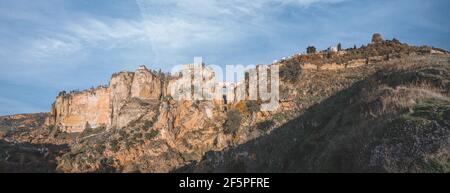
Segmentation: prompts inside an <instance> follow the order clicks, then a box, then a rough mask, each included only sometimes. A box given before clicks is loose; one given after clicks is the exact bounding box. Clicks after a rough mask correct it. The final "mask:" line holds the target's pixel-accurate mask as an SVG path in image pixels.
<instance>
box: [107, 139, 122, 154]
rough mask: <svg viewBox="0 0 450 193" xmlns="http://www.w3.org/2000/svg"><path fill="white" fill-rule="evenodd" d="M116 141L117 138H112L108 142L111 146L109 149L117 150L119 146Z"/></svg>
mask: <svg viewBox="0 0 450 193" xmlns="http://www.w3.org/2000/svg"><path fill="white" fill-rule="evenodd" d="M118 143H119V142H118V141H117V140H112V141H110V142H109V146H111V151H113V152H117V151H119V149H120V147H119V145H118Z"/></svg>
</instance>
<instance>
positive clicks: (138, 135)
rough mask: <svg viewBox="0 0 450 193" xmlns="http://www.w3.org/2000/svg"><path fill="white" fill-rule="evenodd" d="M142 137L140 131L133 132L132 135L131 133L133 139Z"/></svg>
mask: <svg viewBox="0 0 450 193" xmlns="http://www.w3.org/2000/svg"><path fill="white" fill-rule="evenodd" d="M141 137H142V133H135V134H134V135H133V139H139V138H141Z"/></svg>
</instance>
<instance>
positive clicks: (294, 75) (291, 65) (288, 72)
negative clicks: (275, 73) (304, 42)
mask: <svg viewBox="0 0 450 193" xmlns="http://www.w3.org/2000/svg"><path fill="white" fill-rule="evenodd" d="M300 70H301V68H300V63H299V62H294V61H288V62H286V63H284V65H282V66H281V68H280V77H281V79H282V80H283V81H287V82H291V83H295V82H296V81H297V80H298V76H299V75H300Z"/></svg>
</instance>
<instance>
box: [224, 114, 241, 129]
mask: <svg viewBox="0 0 450 193" xmlns="http://www.w3.org/2000/svg"><path fill="white" fill-rule="evenodd" d="M241 121H242V115H241V113H239V111H236V110H230V111H228V112H227V120H226V121H225V123H224V125H223V127H224V130H223V131H224V133H225V134H232V133H236V131H237V130H238V129H239V127H240V126H241Z"/></svg>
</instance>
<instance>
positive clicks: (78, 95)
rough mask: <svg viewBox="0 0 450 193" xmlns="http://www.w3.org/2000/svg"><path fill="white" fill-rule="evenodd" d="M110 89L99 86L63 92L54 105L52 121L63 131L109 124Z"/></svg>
mask: <svg viewBox="0 0 450 193" xmlns="http://www.w3.org/2000/svg"><path fill="white" fill-rule="evenodd" d="M108 108H109V89H108V88H106V87H99V88H95V89H90V90H87V91H83V92H75V93H70V94H66V93H65V92H62V93H60V94H59V96H58V97H57V98H56V101H55V103H54V104H53V106H52V118H51V119H52V120H51V123H53V124H55V125H57V126H58V127H59V128H60V129H61V130H62V131H67V132H81V131H83V130H84V129H85V128H95V127H100V126H106V125H108V124H109V121H110V116H109V111H108Z"/></svg>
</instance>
